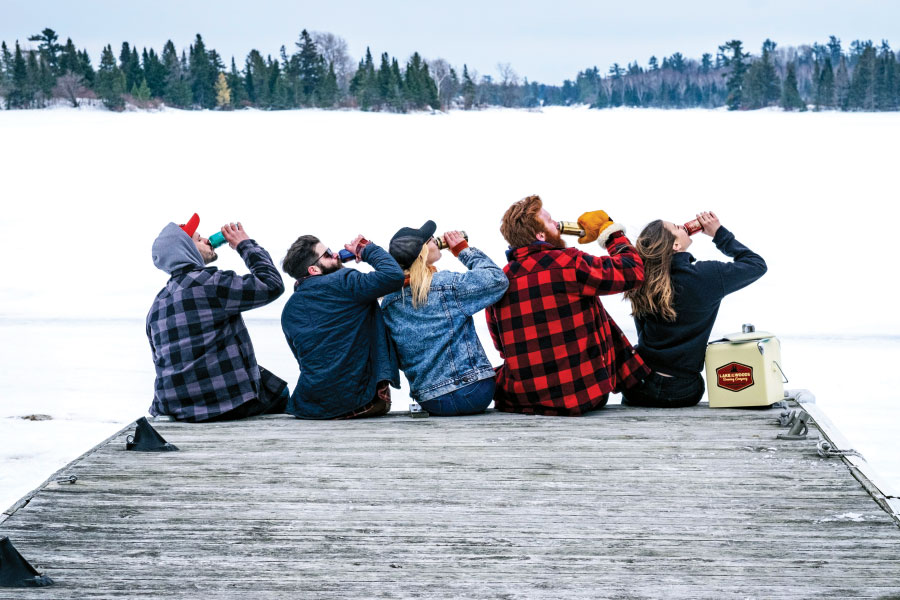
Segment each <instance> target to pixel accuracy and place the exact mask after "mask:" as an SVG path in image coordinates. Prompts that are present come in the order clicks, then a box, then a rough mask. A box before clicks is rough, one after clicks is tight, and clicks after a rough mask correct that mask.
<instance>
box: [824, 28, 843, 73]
mask: <svg viewBox="0 0 900 600" xmlns="http://www.w3.org/2000/svg"><path fill="white" fill-rule="evenodd" d="M827 47H828V53H829V58H831V64H832V66H834V65H840V63H841V57H842V56H843V52H842V51H841V40H840V39H838V38H836V37H834V36H833V35H832V36H830V37H829V38H828V44H827Z"/></svg>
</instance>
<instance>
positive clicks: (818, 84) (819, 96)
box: [813, 59, 824, 112]
mask: <svg viewBox="0 0 900 600" xmlns="http://www.w3.org/2000/svg"><path fill="white" fill-rule="evenodd" d="M813 85H814V90H815V91H814V92H813V105H814V107H813V110H814V111H815V112H819V111H820V110H822V102H823V101H824V97H823V90H822V68H821V67H820V66H819V60H818V59H816V62H815V64H814V70H813Z"/></svg>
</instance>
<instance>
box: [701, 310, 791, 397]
mask: <svg viewBox="0 0 900 600" xmlns="http://www.w3.org/2000/svg"><path fill="white" fill-rule="evenodd" d="M784 384H785V380H784V373H783V371H782V370H781V344H780V343H779V342H778V338H776V337H775V336H774V335H772V334H771V333H768V332H766V331H755V328H754V327H753V325H744V327H743V331H741V332H740V333H731V334H728V335H726V336H725V337H724V338H722V339H721V340H716V341H714V342H710V343H709V345H707V347H706V389H707V392H708V398H709V406H710V408H730V407H743V406H769V405H771V404H773V403H775V402H778V401H780V400H784Z"/></svg>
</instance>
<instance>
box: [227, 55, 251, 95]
mask: <svg viewBox="0 0 900 600" xmlns="http://www.w3.org/2000/svg"><path fill="white" fill-rule="evenodd" d="M228 89H230V90H231V108H240V107H241V106H242V105H243V102H244V100H246V99H247V96H246V90H245V86H244V81H243V78H242V77H241V74H240V73H239V72H238V70H237V65H236V64H235V62H234V57H233V56H232V57H231V71H230V72H229V73H228Z"/></svg>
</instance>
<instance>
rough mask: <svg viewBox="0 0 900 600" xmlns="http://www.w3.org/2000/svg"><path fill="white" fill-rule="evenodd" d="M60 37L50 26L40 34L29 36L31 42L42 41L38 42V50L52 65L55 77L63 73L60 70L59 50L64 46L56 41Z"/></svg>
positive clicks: (52, 72) (51, 68)
mask: <svg viewBox="0 0 900 600" xmlns="http://www.w3.org/2000/svg"><path fill="white" fill-rule="evenodd" d="M58 39H59V36H58V35H56V32H55V31H53V30H52V29H50V28H47V29H44V30H43V31H41V32H40V33H38V34H35V35H31V36H28V41H29V42H40V44H38V52H40V54H41V56H42V57H43V58H44V60H45V61H47V65H48V66H49V67H50V70H51V74H52V75H53V76H54V77H56V76H57V75H61V74H62V73H61V72H60V70H59V52H60V50H62V46H60V45H59V44H57V43H56V40H58Z"/></svg>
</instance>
